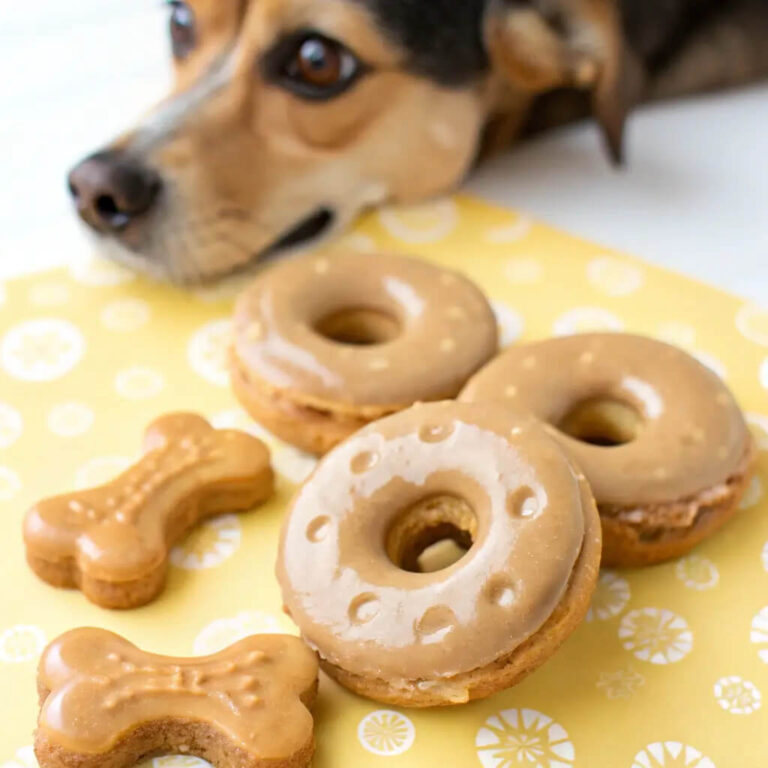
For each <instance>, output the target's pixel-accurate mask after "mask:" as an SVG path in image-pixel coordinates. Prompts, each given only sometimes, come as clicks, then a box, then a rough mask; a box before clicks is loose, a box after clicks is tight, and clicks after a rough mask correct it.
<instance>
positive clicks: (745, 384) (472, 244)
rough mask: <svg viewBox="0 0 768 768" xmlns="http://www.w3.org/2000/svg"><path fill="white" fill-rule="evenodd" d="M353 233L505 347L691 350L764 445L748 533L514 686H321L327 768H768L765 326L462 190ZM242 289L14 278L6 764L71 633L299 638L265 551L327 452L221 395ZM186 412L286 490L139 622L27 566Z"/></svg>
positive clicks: (1, 766) (1, 348)
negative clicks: (629, 338) (24, 535)
mask: <svg viewBox="0 0 768 768" xmlns="http://www.w3.org/2000/svg"><path fill="white" fill-rule="evenodd" d="M346 241H347V243H348V244H349V245H353V246H355V247H357V248H359V249H360V250H362V251H371V250H374V249H392V250H397V251H404V252H411V253H415V254H418V255H421V256H424V257H426V258H428V259H431V260H434V261H436V262H438V263H441V264H445V265H447V266H450V267H453V268H456V269H459V270H462V271H464V272H466V273H467V274H468V275H469V276H470V277H472V278H473V279H474V280H476V281H477V282H478V283H479V284H480V285H481V286H483V287H484V288H485V290H486V291H487V292H488V294H489V296H490V297H491V299H492V300H493V305H494V308H495V310H496V313H497V316H498V319H499V325H500V328H501V335H502V338H503V341H504V343H505V344H511V343H515V342H516V341H518V340H525V339H536V338H541V337H545V336H549V335H553V334H567V333H573V332H575V331H585V330H590V329H611V330H622V329H626V330H632V331H640V332H643V333H646V334H650V335H652V336H656V337H658V338H661V339H665V340H667V341H671V342H673V343H675V344H678V345H680V346H682V347H684V348H685V349H687V350H689V351H690V352H692V353H693V354H695V355H696V356H697V357H699V358H700V359H701V360H702V361H703V362H704V363H706V364H707V365H708V366H710V367H711V368H712V369H714V370H715V371H716V372H717V373H718V374H719V375H721V376H722V377H723V378H724V379H725V380H726V381H727V382H728V384H729V385H730V386H731V387H732V388H733V390H734V391H735V393H736V395H737V397H738V399H739V401H740V403H741V405H742V406H743V408H744V410H745V411H746V412H747V413H748V414H749V420H750V424H751V426H752V428H753V429H754V433H755V436H756V438H757V440H758V443H759V445H760V448H761V453H760V468H759V472H758V475H757V477H756V479H755V480H754V481H753V483H752V486H751V487H750V489H749V492H748V493H747V496H746V498H745V500H744V502H743V505H742V506H743V510H742V511H741V513H740V514H739V515H738V517H737V518H736V519H735V521H734V522H732V523H731V524H729V525H728V526H727V527H726V528H725V529H724V530H723V531H722V532H721V533H720V534H719V535H717V536H716V537H715V538H714V539H712V540H710V541H708V542H706V543H705V544H703V545H702V546H700V547H699V548H698V549H697V550H696V551H695V553H693V554H691V555H690V556H688V557H685V558H682V559H681V560H679V561H676V562H672V563H669V564H666V565H663V566H659V567H656V568H651V569H648V570H644V571H625V572H618V571H605V572H603V573H602V574H601V577H600V582H599V586H598V589H597V592H596V594H595V597H594V600H593V603H592V607H591V610H590V612H589V615H588V617H587V619H586V621H585V622H584V624H583V625H582V626H581V627H580V628H579V629H578V630H577V632H576V633H575V634H574V636H573V637H572V638H570V640H569V641H568V642H567V643H566V644H565V646H564V647H563V649H562V650H561V651H560V652H559V653H558V654H557V655H556V656H555V657H554V658H552V659H551V660H550V661H549V662H548V663H547V664H546V665H545V666H544V667H543V668H541V669H540V670H539V671H537V672H536V673H535V674H533V675H532V676H530V677H529V678H528V679H527V680H525V681H524V682H523V683H522V684H521V685H519V686H518V687H516V688H514V689H512V690H510V691H507V692H505V693H502V694H499V695H497V696H494V697H492V698H490V699H487V700H485V701H480V702H476V703H473V704H470V705H467V706H463V707H459V708H455V709H451V710H435V711H407V710H398V709H395V708H391V707H383V706H380V705H377V704H376V703H374V702H370V701H366V700H364V699H361V698H358V697H355V696H353V695H351V694H349V693H347V692H345V691H344V690H343V689H341V688H339V687H338V686H337V685H335V684H334V683H332V682H330V681H329V680H328V679H326V678H324V679H323V680H322V684H321V695H320V700H319V703H318V707H317V710H316V724H317V743H318V752H317V757H316V759H315V766H316V768H369V767H370V768H388V766H392V768H397V767H400V768H406V767H407V768H424V767H426V766H433V765H434V766H458V767H460V768H472V767H473V766H474V767H475V768H537V767H539V766H540V767H541V768H574V767H577V768H672V767H673V766H674V767H675V768H713V767H714V766H717V768H730V767H731V766H735V767H737V768H759V767H761V766H762V768H765V766H767V765H768V702H766V701H765V700H764V697H768V516H766V512H767V511H768V505H767V503H766V498H765V489H766V488H768V312H766V311H765V310H764V309H760V308H759V307H755V306H751V305H747V304H744V303H743V302H741V301H739V300H737V299H735V298H733V297H731V296H728V295H725V294H723V293H720V292H719V291H717V290H715V289H714V288H710V287H707V286H704V285H701V284H698V283H696V282H693V281H691V280H689V279H686V278H683V277H681V276H678V275H675V274H670V273H668V272H665V271H662V270H660V269H657V268H655V267H651V266H648V265H645V264H643V263H641V262H639V261H636V260H634V259H631V258H629V257H626V256H624V255H622V254H619V253H616V252H613V251H611V250H609V249H605V248H601V247H599V246H596V245H594V244H591V243H587V242H583V241H581V240H577V239H575V238H573V237H570V236H568V235H565V234H562V233H559V232H555V231H553V230H552V229H549V228H547V227H545V226H542V225H541V224H538V223H536V222H533V221H530V220H528V219H527V218H525V217H524V216H521V215H517V214H515V213H512V212H509V211H504V210H500V209H497V208H493V207H490V206H487V205H485V204H482V203H479V202H477V201H474V200H471V199H467V198H458V199H452V200H443V201H440V202H437V203H434V204H430V205H427V206H423V207H421V208H417V209H408V210H393V209H389V210H386V211H383V212H380V213H376V214H371V215H370V216H369V217H367V218H366V219H365V220H364V221H363V222H362V223H361V224H360V226H359V227H358V229H357V230H356V232H355V233H354V234H352V235H349V236H347V238H346ZM5 258H14V259H17V258H23V254H6V255H5ZM723 258H724V259H727V254H723ZM243 283H244V281H243V280H239V281H236V282H235V283H230V284H226V285H223V286H221V285H220V286H214V287H210V288H203V289H200V290H196V291H193V292H189V291H182V290H179V289H174V288H171V287H167V286H159V285H154V284H151V283H148V282H145V281H144V280H141V279H139V278H136V277H134V276H133V275H131V274H129V273H127V272H125V271H123V270H121V269H119V268H117V267H114V266H112V265H110V264H108V263H106V262H102V261H93V262H92V263H85V264H83V263H79V265H78V266H77V267H73V268H71V269H69V270H59V271H54V272H50V273H47V274H45V275H39V276H35V277H30V278H25V279H20V280H16V281H12V282H9V283H8V284H6V285H5V286H2V285H0V537H2V542H3V543H2V558H0V691H2V698H0V768H32V767H33V766H35V765H36V764H35V760H34V755H33V754H32V752H31V749H30V748H29V745H30V744H31V740H32V730H33V728H34V722H35V715H36V692H35V680H34V678H35V664H36V661H37V658H38V656H39V654H40V651H41V650H42V648H43V647H44V645H45V643H46V642H47V641H48V640H50V639H51V638H52V637H54V636H55V635H57V634H58V633H60V632H62V631H64V630H66V629H69V628H70V627H73V626H77V625H94V626H101V627H106V628H108V629H111V630H114V631H117V632H119V633H121V634H124V635H125V636H127V637H128V638H129V639H130V640H132V641H134V642H136V643H137V644H139V645H141V646H142V647H144V648H147V649H151V650H154V651H157V652H160V653H175V654H180V655H186V654H193V653H198V654H203V653H210V652H213V651H216V650H218V649H219V648H222V647H224V646H226V645H228V644H229V643H231V642H233V641H235V640H237V639H238V638H240V637H243V636H245V635H247V634H249V633H253V632H281V631H288V632H292V631H295V630H294V629H293V627H292V625H291V622H290V621H289V620H288V619H287V618H286V617H285V616H283V615H282V614H281V610H280V597H279V593H278V590H277V586H276V583H275V579H274V576H273V564H274V559H275V545H276V540H277V529H278V524H279V522H280V519H281V516H282V513H283V510H284V509H285V506H286V503H287V501H288V499H289V496H290V494H291V492H292V490H293V489H294V488H295V484H296V483H298V482H300V481H301V480H302V479H303V478H304V477H305V476H306V475H307V474H308V473H309V472H310V471H311V470H312V467H313V465H314V460H313V459H312V458H310V457H308V456H306V455H304V454H302V453H300V452H299V451H297V450H295V449H293V448H291V447H289V446H286V445H285V444H283V443H281V442H280V441H278V440H276V439H275V438H273V437H271V436H270V435H264V433H263V430H261V429H259V428H258V427H256V426H255V425H253V424H252V423H251V422H250V421H249V420H248V418H247V417H246V416H245V415H244V413H243V412H242V411H241V410H240V409H239V408H238V406H237V404H236V402H235V401H234V399H233V397H232V395H231V394H230V392H229V390H228V388H227V375H226V370H225V356H224V349H225V344H226V340H227V338H228V334H229V321H228V318H229V314H230V310H231V306H232V298H233V296H234V294H235V292H236V291H237V289H238V288H239V287H242V285H243ZM178 409H193V410H197V411H200V412H202V413H204V414H206V415H207V416H209V417H211V418H212V419H213V421H214V422H215V423H216V424H217V425H219V426H236V427H241V428H245V429H251V430H253V431H254V432H255V433H257V434H259V435H261V436H263V437H266V439H267V441H268V442H269V444H270V446H271V448H272V450H273V454H274V461H275V465H276V469H277V471H278V473H279V492H278V494H277V496H276V498H275V499H274V500H273V501H272V502H271V503H270V504H268V505H267V506H265V507H262V508H260V509H258V510H257V511H255V512H253V513H248V514H244V515H239V516H238V515H224V516H222V517H221V518H218V519H216V520H212V521H209V522H207V523H205V524H203V525H201V526H200V527H199V528H198V529H197V530H196V531H194V532H193V533H192V535H190V536H189V537H188V538H187V540H185V541H184V542H183V543H182V544H181V545H180V546H179V547H177V548H176V549H175V550H174V552H173V555H172V558H171V561H172V566H171V571H170V578H169V582H168V588H167V590H166V591H165V592H164V593H163V594H162V595H161V597H160V598H159V599H158V600H157V601H156V602H155V603H153V604H151V605H149V606H147V607H145V608H142V609H139V610H135V611H128V612H120V613H115V612H108V611H104V610H101V609H99V608H97V607H95V606H93V605H90V604H89V603H88V602H86V600H85V599H84V598H83V596H82V595H81V594H80V593H79V592H75V591H72V592H68V591H61V590H56V589H53V588H52V587H49V586H47V585H45V584H43V583H41V582H40V581H39V580H37V579H36V578H35V577H34V576H33V575H32V573H31V572H30V571H29V569H28V568H27V567H26V565H25V563H24V552H23V546H22V541H21V520H22V517H23V514H24V511H25V509H26V508H27V507H28V506H29V505H30V504H32V503H33V502H34V501H35V500H36V499H38V498H39V497H42V496H45V495H48V494H52V493H55V492H59V491H64V490H66V489H70V488H73V487H84V486H88V485H92V484H94V483H98V482H101V481H103V480H105V479H106V478H109V477H111V476H112V475H114V474H115V473H116V472H118V471H119V470H121V469H122V468H123V467H125V466H126V464H127V463H129V462H130V461H131V460H132V459H133V458H135V456H136V454H137V451H138V447H139V443H140V437H141V432H142V430H143V426H144V425H146V424H147V423H148V422H149V421H151V420H152V419H153V418H154V417H155V416H157V415H158V414H160V413H163V412H165V411H168V410H178ZM201 765H204V764H203V763H201V761H199V760H196V759H194V758H191V757H189V756H179V757H166V758H158V759H156V760H154V768H197V767H198V766H201Z"/></svg>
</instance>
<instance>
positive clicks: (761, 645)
mask: <svg viewBox="0 0 768 768" xmlns="http://www.w3.org/2000/svg"><path fill="white" fill-rule="evenodd" d="M749 639H750V641H751V642H752V643H754V644H755V645H756V646H757V655H758V656H759V657H760V660H761V661H764V662H765V663H766V664H768V605H766V606H765V607H764V608H761V609H760V610H759V611H758V612H757V613H756V614H755V617H754V618H753V619H752V630H751V631H750V633H749Z"/></svg>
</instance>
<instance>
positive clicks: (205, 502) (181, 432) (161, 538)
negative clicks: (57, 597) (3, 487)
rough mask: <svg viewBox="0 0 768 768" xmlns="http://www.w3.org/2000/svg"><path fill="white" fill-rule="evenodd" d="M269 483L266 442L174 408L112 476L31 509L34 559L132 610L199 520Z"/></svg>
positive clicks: (156, 587) (60, 582)
mask: <svg viewBox="0 0 768 768" xmlns="http://www.w3.org/2000/svg"><path fill="white" fill-rule="evenodd" d="M272 489H273V474H272V469H271V467H270V464H269V451H268V449H267V448H266V446H265V445H264V444H263V443H262V442H261V441H260V440H258V439H257V438H255V437H252V436H251V435H249V434H246V433H245V432H238V431H236V430H216V429H214V428H213V427H211V426H210V424H208V422H207V421H206V420H205V419H203V418H202V417H200V416H196V415H194V414H190V413H176V414H169V415H167V416H163V417H161V418H159V419H157V420H156V421H155V422H153V423H152V424H151V425H150V426H149V427H148V428H147V431H146V434H145V437H144V455H143V456H142V458H141V459H139V461H138V462H137V463H136V464H134V465H133V466H132V467H130V468H129V469H127V470H126V471H125V472H123V473H122V474H121V475H119V476H118V477H117V478H115V479H114V480H113V481H112V482H110V483H107V484H106V485H102V486H100V487H98V488H91V489H88V490H84V491H78V492H75V493H69V494H65V495H62V496H56V497H53V498H50V499H46V500H44V501H41V502H40V503H38V504H36V505H35V506H34V507H32V508H31V509H30V510H29V511H28V512H27V516H26V518H25V521H24V542H25V544H26V548H27V561H28V562H29V564H30V566H31V567H32V569H33V570H34V571H35V573H36V574H37V575H38V576H40V578H42V579H43V580H44V581H47V582H48V583H50V584H53V585H54V586H58V587H79V588H80V589H81V590H82V591H83V593H84V594H85V596H86V597H87V598H88V599H89V600H91V601H92V602H94V603H96V604H98V605H101V606H103V607H105V608H134V607H136V606H139V605H143V604H144V603H147V602H149V601H150V600H152V599H153V598H154V597H156V596H157V594H158V593H159V592H160V591H161V590H162V588H163V584H164V582H165V573H166V570H167V562H168V552H169V549H170V547H171V546H172V545H173V544H174V543H175V542H176V541H178V540H179V539H180V538H181V537H182V536H183V535H184V534H185V533H187V532H188V531H189V529H190V528H192V526H194V525H195V524H196V523H197V522H199V521H200V520H201V519H203V518H205V517H208V516H210V515H215V514H219V513H221V512H235V511H242V510H247V509H250V508H251V507H253V506H254V505H255V504H257V503H259V502H261V501H264V500H265V499H266V498H268V497H269V496H270V495H271V494H272Z"/></svg>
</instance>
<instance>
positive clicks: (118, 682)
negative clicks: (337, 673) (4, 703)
mask: <svg viewBox="0 0 768 768" xmlns="http://www.w3.org/2000/svg"><path fill="white" fill-rule="evenodd" d="M316 679H317V659H316V657H315V654H314V653H312V652H311V651H310V650H309V649H308V648H307V647H306V646H305V645H304V643H302V642H301V640H299V639H298V638H296V637H291V636H288V635H253V636H251V637H249V638H246V639H245V640H242V641H240V642H239V643H236V644H235V645H232V646H230V647H229V648H227V649H225V650H223V651H221V652H220V653H217V654H215V655H213V656H205V657H200V658H191V659H187V658H176V657H172V656H158V655H155V654H151V653H146V652H144V651H142V650H140V649H139V648H137V647H136V646H135V645H132V644H131V643H129V642H128V641H127V640H124V639H123V638H121V637H119V636H118V635H115V634H112V633H111V632H106V631H104V630H101V629H90V628H82V629H75V630H72V631H71V632H67V633H66V634H64V635H62V636H61V637H59V638H57V639H56V640H54V641H53V642H52V643H51V644H50V645H49V646H48V648H47V649H46V651H45V652H44V654H43V656H42V658H41V660H40V666H39V670H38V687H39V689H40V691H41V696H42V697H43V698H42V702H41V709H40V716H39V718H38V727H39V729H41V730H43V731H45V732H46V735H47V736H48V737H49V739H50V740H51V742H52V743H54V744H56V745H58V746H60V747H63V748H64V749H67V750H70V751H73V752H78V753H88V754H93V753H101V752H106V751H107V750H109V749H110V748H111V747H113V746H114V745H116V744H117V743H118V742H120V741H121V740H122V739H123V738H125V737H126V736H128V735H129V734H130V733H131V732H132V731H134V730H135V729H136V728H138V727H139V726H142V725H146V724H151V723H153V722H158V723H162V722H163V721H165V720H167V719H169V718H179V719H184V720H189V721H191V722H194V721H199V722H200V723H201V724H208V725H211V726H213V727H215V728H216V729H218V730H221V731H223V732H224V733H225V734H226V735H227V736H229V737H230V738H231V739H232V740H233V741H235V742H236V743H237V744H239V745H240V746H242V748H244V749H246V750H248V751H249V752H250V753H252V754H255V755H257V756H259V757H263V758H265V759H267V758H274V759H277V758H285V757H289V756H291V755H292V754H293V753H294V752H296V751H298V750H299V749H300V748H302V747H303V746H304V745H306V744H307V742H309V741H310V740H311V738H312V716H311V715H310V713H309V711H308V710H307V708H306V707H305V705H304V704H303V703H302V698H304V699H306V698H308V697H309V694H310V692H311V691H312V690H313V688H314V685H315V683H316Z"/></svg>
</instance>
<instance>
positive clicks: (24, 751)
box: [0, 746, 39, 768]
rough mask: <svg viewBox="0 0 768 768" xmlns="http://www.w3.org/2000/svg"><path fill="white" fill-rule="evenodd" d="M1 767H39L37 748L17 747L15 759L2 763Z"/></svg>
mask: <svg viewBox="0 0 768 768" xmlns="http://www.w3.org/2000/svg"><path fill="white" fill-rule="evenodd" d="M0 768H39V766H38V762H37V758H36V757H35V750H34V749H33V748H32V747H31V746H28V747H21V748H20V749H17V750H16V755H15V757H14V758H13V760H7V761H6V762H4V763H0Z"/></svg>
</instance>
